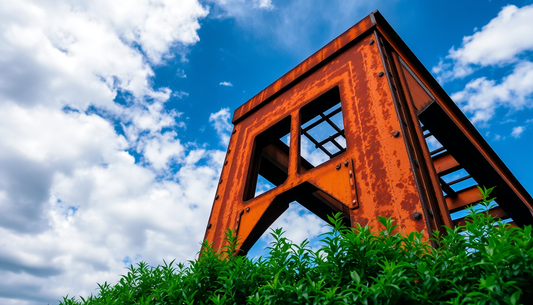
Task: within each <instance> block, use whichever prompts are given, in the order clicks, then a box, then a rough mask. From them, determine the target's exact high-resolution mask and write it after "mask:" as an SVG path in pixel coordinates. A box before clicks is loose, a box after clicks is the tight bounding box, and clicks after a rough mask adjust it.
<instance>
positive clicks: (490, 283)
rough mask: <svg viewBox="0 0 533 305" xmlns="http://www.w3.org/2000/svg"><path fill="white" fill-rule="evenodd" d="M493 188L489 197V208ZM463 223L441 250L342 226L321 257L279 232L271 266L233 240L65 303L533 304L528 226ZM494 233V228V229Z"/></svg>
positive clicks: (414, 239)
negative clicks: (183, 261) (184, 261)
mask: <svg viewBox="0 0 533 305" xmlns="http://www.w3.org/2000/svg"><path fill="white" fill-rule="evenodd" d="M490 191H491V189H489V190H484V191H483V193H484V198H485V199H484V202H483V204H484V206H485V208H488V207H489V205H490V203H491V200H490V199H488V196H489V194H490ZM471 212H472V214H471V215H470V216H468V221H467V224H466V225H465V226H463V227H458V228H455V229H453V230H452V229H450V228H446V230H447V232H446V234H440V233H437V236H436V238H435V240H436V241H437V242H438V244H439V247H438V248H437V249H435V248H432V247H431V246H430V245H429V244H428V243H426V242H423V241H421V236H422V234H421V233H411V234H409V235H405V234H401V233H392V234H391V232H394V229H395V228H396V227H397V226H395V225H393V221H392V220H391V219H386V218H382V217H381V218H379V221H380V223H381V224H382V225H383V227H382V228H380V230H375V231H374V230H373V229H372V228H371V227H368V226H365V227H361V226H357V227H356V228H355V229H351V228H346V227H343V226H342V225H341V219H340V217H341V216H340V215H336V216H335V217H333V218H331V222H332V223H333V224H332V226H331V229H332V230H331V232H329V233H325V234H323V236H322V242H323V246H322V247H321V248H320V249H318V250H317V251H313V250H311V249H310V248H309V245H308V242H307V241H304V242H303V243H302V244H299V245H298V244H293V243H291V242H290V241H288V240H287V239H285V238H284V237H283V232H282V230H281V229H278V230H275V231H273V232H272V233H271V234H272V236H273V237H274V241H273V242H272V244H271V246H270V247H269V248H268V249H269V254H268V256H267V257H266V258H259V259H249V258H247V257H244V256H233V255H232V254H233V253H234V251H235V248H236V247H237V245H238V243H237V238H236V237H235V236H232V235H231V232H229V233H228V237H227V239H228V244H229V245H228V246H227V247H226V248H225V249H224V252H223V253H222V254H219V253H215V252H214V251H213V250H212V249H210V248H209V247H207V246H205V247H204V250H203V253H202V255H201V256H200V258H199V259H198V260H196V261H190V262H189V264H186V265H184V264H175V263H173V262H171V263H170V264H167V263H165V265H164V266H158V267H156V268H153V267H149V266H148V265H147V264H145V263H139V264H138V265H137V266H136V267H135V266H131V267H130V268H128V273H127V274H126V275H124V276H123V277H122V278H121V279H120V281H119V282H118V283H117V284H116V285H114V286H111V285H109V284H107V283H104V284H103V285H99V293H98V295H96V296H90V297H88V298H86V299H84V298H81V299H80V300H75V298H69V297H65V298H64V299H63V301H62V302H61V304H65V305H67V304H523V303H526V302H527V301H529V300H531V299H533V284H532V283H533V237H532V234H531V227H530V226H528V227H526V228H525V229H521V228H510V227H509V225H506V224H503V223H501V222H496V221H495V220H494V219H493V218H491V217H490V216H488V215H487V214H486V213H483V212H480V211H474V210H473V209H471ZM495 224H497V225H495Z"/></svg>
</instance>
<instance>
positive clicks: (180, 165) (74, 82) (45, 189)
mask: <svg viewBox="0 0 533 305" xmlns="http://www.w3.org/2000/svg"><path fill="white" fill-rule="evenodd" d="M207 13H208V11H207V10H206V9H205V8H204V7H202V5H200V4H199V3H198V1H196V0H182V1H179V2H177V1H167V0H155V1H153V0H150V1H149V0H136V1H134V2H132V1H119V0H117V1H104V0H96V1H76V2H69V1H61V0H52V1H28V0H21V1H8V2H5V3H3V4H2V5H1V6H0V138H1V139H2V141H0V236H2V238H1V246H0V303H2V304H43V303H53V302H56V301H57V300H58V299H60V298H61V297H62V296H65V295H67V294H69V295H71V296H72V295H84V296H87V295H89V294H90V293H94V292H95V291H94V288H95V285H96V283H97V282H100V283H102V282H104V281H108V282H113V281H116V279H117V277H118V275H119V274H123V272H124V267H125V265H126V263H125V262H133V263H134V262H136V261H139V260H141V259H142V260H145V261H147V262H149V263H150V264H153V265H156V264H159V263H161V262H162V259H167V260H172V259H174V258H176V259H177V260H179V261H185V260H187V259H191V258H193V257H194V255H195V253H196V252H197V251H198V250H199V242H200V241H201V239H202V237H203V229H204V226H205V223H206V221H207V217H208V215H209V209H210V206H211V204H210V202H211V198H212V197H213V196H214V191H215V187H216V181H217V178H218V175H219V169H220V168H221V163H222V160H223V152H221V151H217V150H214V151H207V150H203V149H196V148H194V146H191V147H189V146H187V145H185V144H183V143H182V142H181V141H180V139H179V135H178V132H177V130H178V129H179V128H184V127H185V125H184V123H183V122H181V121H180V116H181V113H179V112H177V111H169V110H168V109H166V108H165V103H166V102H167V101H168V100H169V99H170V98H173V97H174V98H182V97H185V96H187V93H186V92H183V91H177V92H176V93H173V92H172V91H171V90H170V89H168V88H153V86H152V77H153V76H154V72H153V66H155V65H160V64H164V62H165V60H166V59H167V58H169V57H171V56H173V54H178V56H182V57H183V56H184V54H185V52H186V49H185V48H186V47H187V46H189V45H191V44H194V43H195V42H197V41H198V39H199V38H198V34H197V30H198V29H199V27H200V26H199V22H198V20H199V19H200V18H203V17H205V16H206V14H207ZM183 75H184V72H183ZM117 94H121V95H122V96H124V99H125V100H124V101H123V102H116V100H115V97H116V96H117ZM120 130H123V132H122V131H120ZM136 158H137V161H136ZM171 167H172V168H174V170H170V168H171Z"/></svg>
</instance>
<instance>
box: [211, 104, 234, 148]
mask: <svg viewBox="0 0 533 305" xmlns="http://www.w3.org/2000/svg"><path fill="white" fill-rule="evenodd" d="M230 119H231V114H230V112H229V108H222V109H220V111H218V112H216V113H211V115H210V116H209V122H210V123H211V125H212V126H213V128H215V130H216V131H217V134H218V136H219V138H220V144H221V145H223V146H227V145H228V144H229V138H230V132H231V130H232V129H233V127H232V125H231V123H230Z"/></svg>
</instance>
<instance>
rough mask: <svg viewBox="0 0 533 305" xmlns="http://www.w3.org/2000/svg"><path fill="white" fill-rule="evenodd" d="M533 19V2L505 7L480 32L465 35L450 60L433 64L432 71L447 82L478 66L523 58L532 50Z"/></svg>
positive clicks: (449, 57)
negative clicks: (520, 6) (522, 5)
mask: <svg viewBox="0 0 533 305" xmlns="http://www.w3.org/2000/svg"><path fill="white" fill-rule="evenodd" d="M532 20H533V5H528V6H524V7H522V8H518V7H516V6H514V5H508V6H505V7H504V8H503V9H502V10H501V11H500V12H499V13H498V16H497V17H495V18H494V19H492V20H491V21H490V22H489V23H488V24H487V25H485V26H483V28H482V29H481V30H480V31H478V32H476V33H474V34H473V35H471V36H465V37H463V42H462V45H461V47H460V48H458V49H455V47H452V48H451V49H450V51H449V54H448V56H447V57H446V59H447V60H446V61H441V62H440V63H439V65H438V66H436V67H433V72H434V73H436V74H437V75H438V78H439V80H440V81H446V80H450V79H454V78H461V77H464V76H466V75H469V74H471V73H472V72H473V71H475V69H476V68H479V67H485V66H501V65H506V64H509V63H513V62H518V61H520V57H519V55H521V54H522V53H524V52H525V51H530V50H533V35H531V33H533V22H532ZM449 61H451V63H450V62H449Z"/></svg>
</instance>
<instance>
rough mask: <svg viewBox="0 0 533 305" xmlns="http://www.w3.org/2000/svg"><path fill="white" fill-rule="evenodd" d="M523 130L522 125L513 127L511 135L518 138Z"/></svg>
mask: <svg viewBox="0 0 533 305" xmlns="http://www.w3.org/2000/svg"><path fill="white" fill-rule="evenodd" d="M524 130H526V128H525V127H524V126H516V127H513V131H512V132H511V136H513V137H514V138H516V139H518V138H520V136H521V135H522V133H523V132H524Z"/></svg>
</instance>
